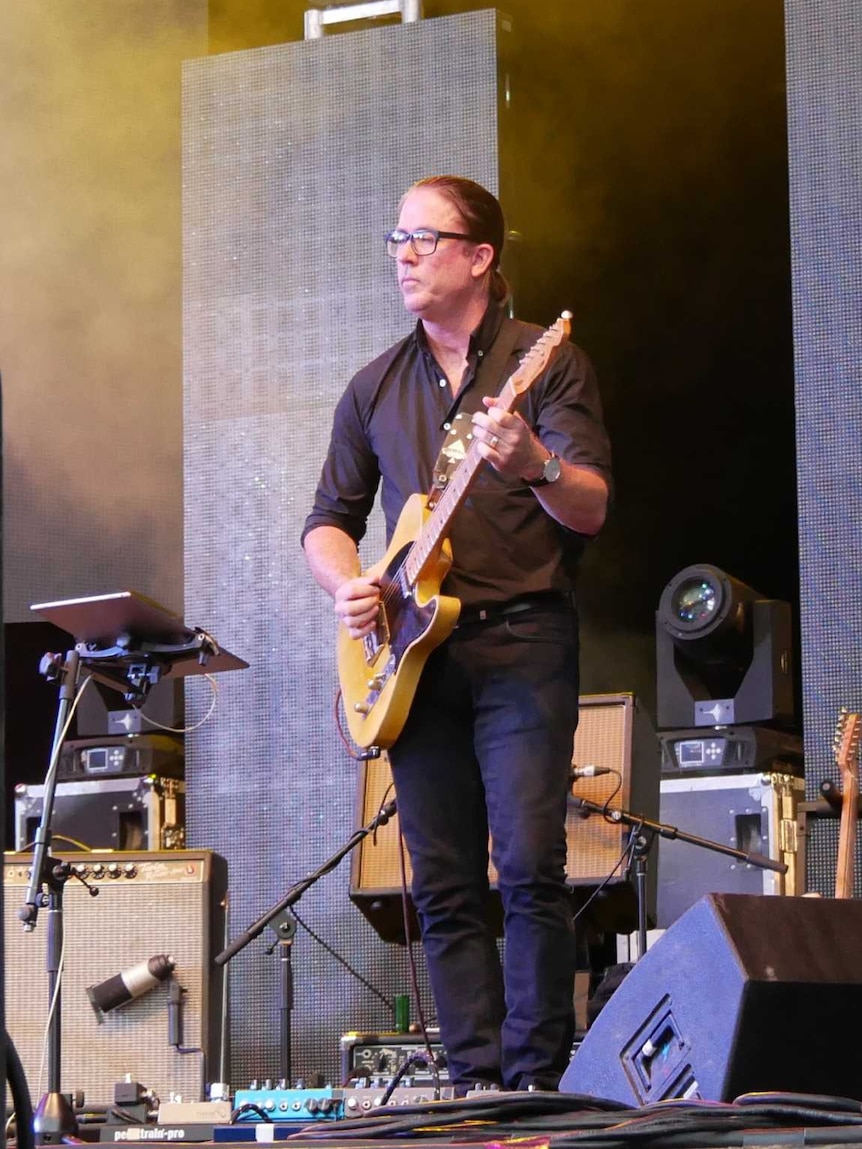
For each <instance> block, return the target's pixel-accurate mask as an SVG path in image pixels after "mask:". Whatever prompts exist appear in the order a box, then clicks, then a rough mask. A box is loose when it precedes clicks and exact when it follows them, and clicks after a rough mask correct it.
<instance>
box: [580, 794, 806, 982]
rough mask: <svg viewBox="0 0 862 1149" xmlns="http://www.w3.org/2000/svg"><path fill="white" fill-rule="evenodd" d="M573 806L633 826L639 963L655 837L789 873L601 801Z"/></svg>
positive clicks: (767, 860)
mask: <svg viewBox="0 0 862 1149" xmlns="http://www.w3.org/2000/svg"><path fill="white" fill-rule="evenodd" d="M571 803H572V805H573V806H574V807H575V809H576V810H579V811H582V812H583V814H582V816H583V817H589V815H590V814H601V815H602V816H603V817H605V818H607V819H608V820H609V821H611V822H621V823H622V824H623V825H624V826H630V827H631V831H632V832H631V837H630V842H631V853H632V858H633V860H634V867H635V894H636V897H637V907H638V960H640V958H642V957H643V956H644V954H645V953H646V948H647V920H646V879H647V864H648V860H649V853H650V850H651V849H652V845H653V842H654V841H655V838H656V835H658V836H659V837H661V838H667V839H669V840H670V841H674V840H676V841H680V842H689V843H690V844H691V845H692V846H701V847H703V849H705V850H714V851H715V852H716V853H717V854H727V855H728V856H729V857H731V858H736V859H737V860H738V861H740V862H745V863H746V864H747V865H750V866H757V867H758V869H761V870H773V871H774V872H775V873H776V874H786V873H787V866H786V865H785V863H784V862H776V861H775V860H774V859H773V858H767V857H766V856H765V855H764V854H753V853H746V851H745V850H737V849H736V848H735V847H734V846H726V845H725V844H724V843H723V842H714V841H713V840H712V839H711V838H699V837H698V836H697V835H696V834H689V833H687V832H686V831H685V830H680V829H679V827H678V826H669V825H667V824H665V823H664V822H654V821H652V820H651V819H650V818H645V817H644V816H643V815H642V814H632V813H630V812H629V811H628V810H616V809H606V808H605V807H604V806H603V805H602V804H601V803H600V802H590V801H589V800H588V799H586V798H572V800H571Z"/></svg>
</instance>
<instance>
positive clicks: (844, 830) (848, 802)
mask: <svg viewBox="0 0 862 1149" xmlns="http://www.w3.org/2000/svg"><path fill="white" fill-rule="evenodd" d="M860 730H862V716H860V715H859V714H857V713H851V712H849V711H847V710H842V712H841V717H840V719H839V721H838V730H837V731H836V745H837V753H836V756H835V761H836V764H837V766H838V769H839V770H840V771H841V826H840V829H839V833H838V863H837V865H836V867H835V897H836V898H852V897H853V872H854V869H855V862H856V834H857V829H858V824H859V739H860Z"/></svg>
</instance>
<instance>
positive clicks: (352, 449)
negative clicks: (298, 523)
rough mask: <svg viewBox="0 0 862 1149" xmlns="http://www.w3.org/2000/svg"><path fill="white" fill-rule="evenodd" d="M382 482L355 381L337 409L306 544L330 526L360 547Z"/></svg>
mask: <svg viewBox="0 0 862 1149" xmlns="http://www.w3.org/2000/svg"><path fill="white" fill-rule="evenodd" d="M379 482H380V471H379V469H378V465H377V459H376V457H375V455H374V452H373V451H372V450H371V447H370V445H369V440H368V434H367V431H366V428H365V423H364V419H363V415H362V412H361V410H360V404H359V396H358V392H357V388H356V386H355V381H354V382H353V383H352V384H351V385H350V386H349V387H348V389H347V390H346V391H345V392H344V394H343V395H342V396H341V399H340V400H339V401H338V405H337V406H336V408H335V415H334V418H333V422H332V434H331V436H330V440H329V450H328V451H327V454H326V459H325V460H324V463H323V469H322V470H321V472H320V479H319V481H318V484H317V490H316V491H315V495H314V504H313V506H312V509H311V512H310V513H309V515H308V517H307V518H306V520H305V525H304V527H303V529H302V535H301V540H300V541H302V542H304V541H305V536H306V535H307V534H308V533H309V531H312V530H314V529H315V527H322V526H329V527H337V528H338V529H339V530H342V531H344V532H345V534H348V535H349V536H350V537H351V538H352V539H353V541H354V542H355V543H357V545H358V544H359V542H360V540H361V539H362V537H363V536H364V534H365V530H366V526H367V522H368V516H369V514H370V513H371V508H372V506H373V505H374V496H375V494H376V492H377V486H378V484H379Z"/></svg>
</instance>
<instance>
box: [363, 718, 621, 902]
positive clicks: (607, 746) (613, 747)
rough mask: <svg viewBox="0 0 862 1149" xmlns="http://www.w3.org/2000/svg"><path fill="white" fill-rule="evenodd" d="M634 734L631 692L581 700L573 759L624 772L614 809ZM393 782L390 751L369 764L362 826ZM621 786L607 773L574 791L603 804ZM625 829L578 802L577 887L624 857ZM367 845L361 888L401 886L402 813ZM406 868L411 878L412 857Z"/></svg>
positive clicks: (574, 840)
mask: <svg viewBox="0 0 862 1149" xmlns="http://www.w3.org/2000/svg"><path fill="white" fill-rule="evenodd" d="M599 698H600V699H601V700H599ZM631 732H632V700H631V697H630V696H628V695H621V696H619V697H613V696H598V697H597V698H595V699H591V698H590V696H586V697H582V698H581V714H580V722H579V724H578V730H577V733H576V735H575V744H574V755H573V761H574V763H575V764H576V765H579V766H587V765H591V766H607V767H609V768H611V769H613V770H616V771H618V772H619V773H620V774H621V775H622V778H623V785H622V787H621V788H620V790H619V792H618V793H617V794H616V795H615V796H614V798H613V799H612V801H611V803H610V808H611V809H620V808H622V807H627V806H628V802H629V796H630V790H631V777H630V775H631V761H632V754H631ZM391 782H392V775H391V772H390V767H389V761H388V759H387V758H386V757H385V755H384V756H382V757H381V758H379V759H377V760H376V761H373V762H369V763H368V764H367V770H366V777H365V794H364V804H363V805H362V807H361V816H362V820H363V824H365V823H367V822H368V821H370V820H371V818H373V817H374V815H375V813H376V812H377V810H378V809H379V808H380V806H381V805H382V804H383V802H384V801H386V800H387V799H388V798H389V797H391V792H389V793H387V791H388V790H389V787H390V785H391ZM616 787H617V776H616V775H615V774H606V775H603V776H601V777H598V778H582V779H579V780H578V781H577V782H576V783H575V787H574V793H575V796H576V797H578V798H585V799H588V800H589V801H591V802H597V803H604V802H606V801H607V799H608V798H610V796H611V794H613V791H614V790H615V789H616ZM626 833H627V831H626V829H625V827H621V826H619V825H612V824H610V823H608V822H606V821H604V820H603V819H602V818H599V817H590V818H586V819H584V818H581V817H580V816H579V815H578V813H577V812H576V810H575V808H574V806H573V807H572V808H571V810H570V811H569V815H568V819H567V836H568V854H567V872H568V876H569V881H570V882H571V883H572V884H573V885H578V884H597V883H598V882H601V881H604V879H605V878H606V877H607V875H608V874H609V873H610V872H611V870H612V869H613V868H614V866H615V865H616V864H617V862H618V861H619V858H620V854H621V853H622V850H623V845H624V841H625V836H626ZM366 843H368V844H367V845H364V846H363V849H362V852H361V858H360V862H359V869H358V874H356V875H355V878H358V884H359V887H360V888H361V889H362V890H363V891H368V890H375V889H379V890H384V889H393V888H395V887H400V882H401V877H400V875H401V870H400V862H399V858H398V818H397V816H396V817H395V818H393V819H392V820H391V821H390V822H388V823H387V824H386V826H384V827H382V828H381V829H380V830H379V831H378V832H377V834H376V836H375V837H374V838H368V839H366ZM406 866H407V875H408V881H409V878H410V863H409V860H408V861H407V862H406ZM488 872H489V876H490V878H491V880H492V881H494V880H495V879H496V874H495V872H494V867H493V866H490V868H489V871H488Z"/></svg>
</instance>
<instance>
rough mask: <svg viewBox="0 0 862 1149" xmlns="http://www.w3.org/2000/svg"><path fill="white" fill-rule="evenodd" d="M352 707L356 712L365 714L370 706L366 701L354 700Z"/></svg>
mask: <svg viewBox="0 0 862 1149" xmlns="http://www.w3.org/2000/svg"><path fill="white" fill-rule="evenodd" d="M353 709H354V710H355V711H356V713H357V714H367V713H368V711H369V710H370V709H371V707H370V706H369V705H368V703H367V702H354V703H353Z"/></svg>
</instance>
